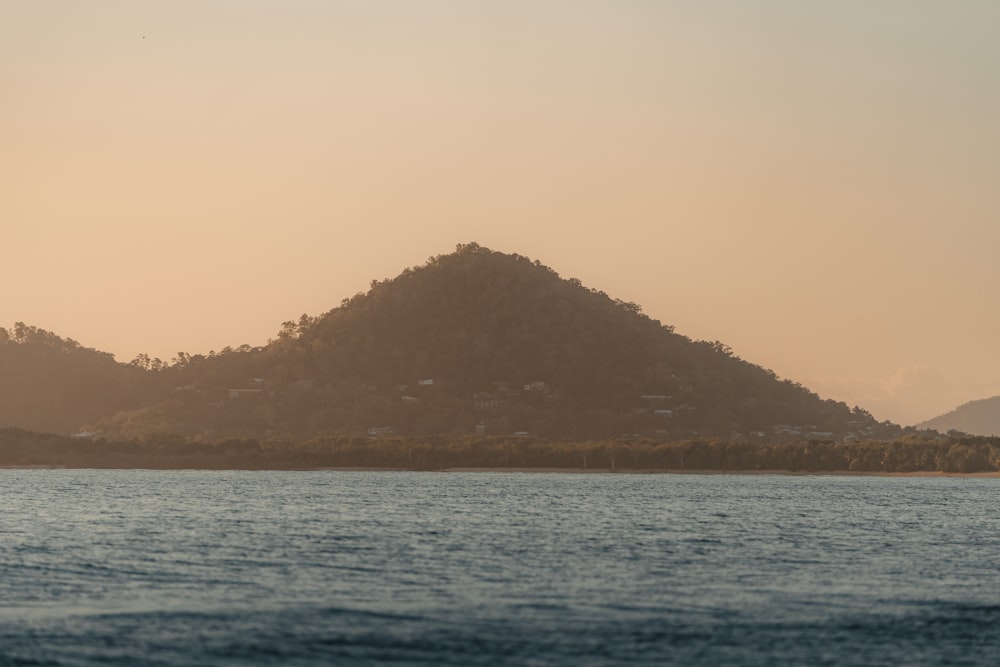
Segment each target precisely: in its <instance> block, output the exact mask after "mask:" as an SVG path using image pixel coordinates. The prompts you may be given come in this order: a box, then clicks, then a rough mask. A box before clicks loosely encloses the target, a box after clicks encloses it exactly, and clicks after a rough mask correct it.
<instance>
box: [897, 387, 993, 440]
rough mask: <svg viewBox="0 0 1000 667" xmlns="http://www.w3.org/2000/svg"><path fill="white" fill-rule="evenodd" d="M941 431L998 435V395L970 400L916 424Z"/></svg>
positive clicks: (921, 427)
mask: <svg viewBox="0 0 1000 667" xmlns="http://www.w3.org/2000/svg"><path fill="white" fill-rule="evenodd" d="M917 428H918V429H933V430H935V431H940V432H941V433H947V432H948V431H951V430H955V431H961V432H963V433H969V434H970V435H987V436H1000V396H994V397H993V398H984V399H982V400H979V401H970V402H968V403H966V404H964V405H961V406H959V407H957V408H955V409H954V410H952V411H951V412H948V413H945V414H943V415H940V416H938V417H935V418H934V419H930V420H928V421H925V422H924V423H922V424H918V425H917Z"/></svg>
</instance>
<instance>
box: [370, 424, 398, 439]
mask: <svg viewBox="0 0 1000 667" xmlns="http://www.w3.org/2000/svg"><path fill="white" fill-rule="evenodd" d="M395 432H396V429H395V428H393V427H392V426H372V427H370V428H369V429H368V439H369V440H374V439H375V438H383V437H386V436H390V435H393V434H394V433H395Z"/></svg>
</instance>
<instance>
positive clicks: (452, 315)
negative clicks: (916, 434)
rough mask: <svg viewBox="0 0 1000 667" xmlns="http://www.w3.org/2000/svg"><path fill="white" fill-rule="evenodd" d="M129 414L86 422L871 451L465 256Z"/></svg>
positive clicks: (788, 400) (637, 330)
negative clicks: (776, 435) (812, 442)
mask: <svg viewBox="0 0 1000 667" xmlns="http://www.w3.org/2000/svg"><path fill="white" fill-rule="evenodd" d="M146 372H147V373H151V374H152V376H153V377H155V379H156V382H155V384H157V388H156V389H155V391H153V390H151V391H147V393H146V395H145V396H144V400H143V406H142V407H140V408H138V409H129V410H123V411H119V412H118V413H116V414H114V415H108V416H105V417H104V418H102V419H100V420H97V422H96V423H95V424H93V428H95V429H97V430H99V431H101V432H102V433H107V434H109V435H114V436H126V437H129V436H134V435H141V434H143V433H151V432H173V433H180V434H184V435H189V436H199V437H203V438H210V437H217V436H222V435H227V436H228V435H241V436H247V435H257V434H261V433H270V434H287V435H289V436H295V437H305V436H311V435H317V434H334V433H339V434H357V435H364V434H366V433H370V434H374V435H378V434H387V433H396V434H401V435H407V434H409V435H427V434H435V433H482V434H511V433H530V434H532V435H538V436H542V437H548V438H577V439H589V438H600V437H608V436H614V435H619V434H642V435H648V436H652V437H659V438H661V439H666V438H674V437H684V436H689V435H693V434H697V435H708V434H712V435H722V436H726V437H729V436H730V435H731V434H732V433H733V432H734V431H735V432H737V433H740V434H742V435H743V436H746V437H749V436H750V434H751V433H755V434H757V435H756V437H762V436H763V434H765V433H766V434H767V435H768V436H771V435H772V434H773V432H774V431H775V430H776V429H778V428H780V429H781V430H782V431H783V432H785V433H792V434H801V435H808V434H809V433H812V434H814V436H815V437H818V438H829V437H832V436H831V434H834V435H836V437H840V436H841V435H842V434H847V433H854V434H856V435H858V436H871V435H873V434H874V433H876V432H877V431H878V430H879V429H880V428H882V429H884V428H888V427H889V426H888V425H880V424H878V423H877V422H876V421H875V420H874V419H873V418H872V417H871V416H870V415H869V414H868V413H866V412H865V411H864V410H861V409H858V408H856V409H854V410H851V409H849V408H848V406H846V405H845V404H843V403H837V402H834V401H828V400H822V399H820V398H819V397H817V396H816V395H815V394H813V393H812V392H810V391H808V390H807V389H805V388H804V387H802V386H800V385H797V384H795V383H793V382H789V381H786V380H780V379H779V378H777V377H776V376H775V375H774V373H773V372H771V371H769V370H766V369H764V368H761V367H760V366H756V365H754V364H751V363H748V362H746V361H744V360H742V359H739V358H738V357H736V356H735V355H733V354H732V352H731V350H730V349H729V348H728V347H726V346H725V345H723V344H722V343H719V342H704V341H692V340H690V339H688V338H686V337H685V336H682V335H680V334H677V333H675V332H674V330H673V328H672V327H671V326H669V325H664V324H661V323H660V322H657V321H656V320H653V319H651V318H649V317H647V316H646V315H644V314H643V313H642V311H641V308H640V307H639V306H638V305H637V304H634V303H628V302H624V301H621V300H618V299H614V298H611V297H609V296H608V295H607V294H605V293H603V292H600V291H598V290H594V289H588V288H587V287H584V286H583V285H582V284H581V283H580V281H578V280H574V279H569V280H567V279H563V278H560V277H559V276H558V275H557V274H556V272H555V271H553V270H552V269H550V268H548V267H546V266H544V265H542V264H541V263H540V262H538V261H532V260H529V259H528V258H526V257H523V256H520V255H516V254H504V253H499V252H495V251H492V250H489V249H487V248H483V247H480V246H479V245H477V244H475V243H470V244H465V245H460V246H459V247H458V249H457V250H456V252H454V253H452V254H448V255H440V256H436V257H432V258H431V259H430V260H428V261H427V262H426V263H425V264H424V265H422V266H419V267H415V268H412V269H406V270H404V271H403V272H402V273H401V274H400V275H399V276H397V277H395V278H393V279H387V280H384V281H372V283H371V286H370V289H369V290H368V291H367V292H365V293H358V294H356V295H355V296H354V297H351V298H348V299H344V300H343V302H342V303H341V304H340V306H338V307H336V308H334V309H333V310H331V311H329V312H327V313H325V314H323V315H321V316H319V317H310V316H307V315H303V316H302V317H301V318H300V319H299V320H298V321H289V322H286V323H285V324H284V326H283V327H282V330H281V332H280V333H279V335H278V337H277V338H276V339H275V340H272V341H270V342H269V343H268V344H267V345H266V346H262V347H257V348H250V347H248V346H243V347H241V348H237V349H226V350H224V351H223V352H222V353H221V354H218V355H211V356H207V357H206V356H202V355H196V356H191V355H179V358H178V359H177V360H176V361H175V363H173V364H172V365H170V366H169V367H166V368H162V369H159V370H147V371H146Z"/></svg>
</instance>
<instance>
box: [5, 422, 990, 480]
mask: <svg viewBox="0 0 1000 667" xmlns="http://www.w3.org/2000/svg"><path fill="white" fill-rule="evenodd" d="M0 465H3V466H65V467H78V468H163V469H179V468H196V469H304V468H325V467H362V468H387V469H414V470H426V469H430V470H439V469H448V468H512V469H519V468H554V469H560V468H561V469H584V470H648V471H654V470H676V471H683V470H691V471H697V470H732V471H746V470H787V471H812V472H836V471H851V472H955V473H973V472H996V471H1000V438H985V437H970V436H952V437H948V438H942V437H939V436H937V435H936V434H930V433H924V434H912V435H910V436H907V437H905V438H901V439H897V440H894V441H891V442H854V443H837V442H830V441H825V442H823V441H796V442H786V443H779V444H772V443H754V442H747V441H722V440H690V441H683V442H673V443H658V442H653V441H649V440H643V439H638V440H628V439H615V440H605V441H596V442H551V441H546V440H542V439H538V438H530V437H518V438H510V437H488V438H471V437H460V436H451V437H449V436H433V437H423V438H383V439H376V440H367V439H365V438H357V437H350V436H337V437H321V438H312V439H308V440H303V441H288V440H281V439H272V440H257V439H253V438H246V439H240V438H227V439H222V440H218V441H213V442H198V441H193V440H186V439H184V438H180V437H178V436H173V435H153V436H145V437H143V438H138V439H133V440H126V441H109V440H104V439H86V438H72V437H67V436H57V435H45V434H38V433H31V432H27V431H21V430H18V429H0Z"/></svg>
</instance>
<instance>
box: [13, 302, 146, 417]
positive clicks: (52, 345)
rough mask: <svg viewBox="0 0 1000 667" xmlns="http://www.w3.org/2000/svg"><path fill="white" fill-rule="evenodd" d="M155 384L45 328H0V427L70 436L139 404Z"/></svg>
mask: <svg viewBox="0 0 1000 667" xmlns="http://www.w3.org/2000/svg"><path fill="white" fill-rule="evenodd" d="M156 380H157V378H156V377H155V376H154V375H153V374H151V373H145V372H143V371H142V370H141V369H139V368H137V367H135V366H132V365H128V364H120V363H117V362H116V361H115V359H114V357H113V356H112V355H111V354H108V353H106V352H98V351H97V350H92V349H90V348H86V347H83V346H81V345H80V344H79V343H77V342H76V341H74V340H71V339H66V338H60V337H59V336H57V335H56V334H54V333H51V332H49V331H45V330H44V329H39V328H37V327H32V326H28V325H26V324H24V323H23V322H18V323H17V324H15V325H14V326H13V327H12V328H10V329H5V328H0V426H8V425H9V426H18V427H21V428H26V429H35V430H42V431H54V432H62V433H72V432H73V431H75V430H77V429H78V428H79V427H80V426H81V425H82V424H87V423H92V422H94V421H97V420H98V419H100V418H102V417H104V416H106V415H108V414H111V413H114V412H117V411H119V410H122V409H126V408H130V407H134V406H138V405H140V402H141V401H142V400H143V397H144V396H146V395H148V394H149V392H150V390H151V389H154V388H155V386H156Z"/></svg>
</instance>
